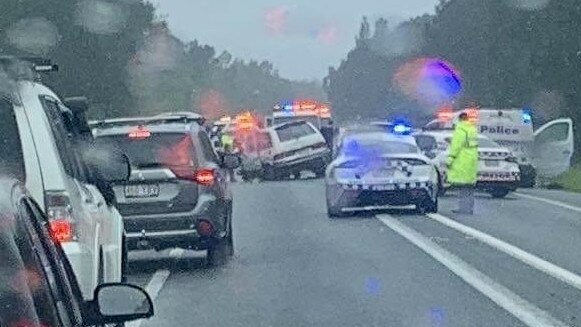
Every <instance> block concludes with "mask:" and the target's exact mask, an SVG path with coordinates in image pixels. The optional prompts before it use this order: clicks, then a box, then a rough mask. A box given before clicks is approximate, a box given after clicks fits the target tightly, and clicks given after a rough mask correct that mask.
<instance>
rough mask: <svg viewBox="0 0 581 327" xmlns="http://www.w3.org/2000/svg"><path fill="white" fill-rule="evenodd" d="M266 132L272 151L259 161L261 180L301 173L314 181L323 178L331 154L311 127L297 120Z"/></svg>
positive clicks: (307, 123) (320, 135)
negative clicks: (309, 173) (313, 176)
mask: <svg viewBox="0 0 581 327" xmlns="http://www.w3.org/2000/svg"><path fill="white" fill-rule="evenodd" d="M266 131H267V132H268V134H269V138H270V142H271V144H272V148H271V149H269V150H267V151H266V152H265V157H264V159H263V161H262V164H263V176H264V178H265V179H268V180H278V179H283V178H285V177H288V176H289V175H291V174H292V175H294V176H299V174H300V172H301V171H303V170H310V171H312V172H314V173H315V175H316V176H317V177H323V176H324V175H325V168H326V166H327V164H328V163H329V161H330V159H331V150H330V149H329V148H328V147H327V143H326V142H325V138H324V137H323V135H322V134H321V132H320V131H319V130H318V129H317V128H316V127H315V126H314V125H313V124H311V123H309V122H306V121H302V120H299V121H293V122H289V123H283V124H278V125H275V126H272V127H269V128H267V129H266Z"/></svg>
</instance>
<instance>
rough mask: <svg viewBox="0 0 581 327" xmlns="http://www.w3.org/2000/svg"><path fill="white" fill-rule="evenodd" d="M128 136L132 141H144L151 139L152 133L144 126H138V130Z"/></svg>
mask: <svg viewBox="0 0 581 327" xmlns="http://www.w3.org/2000/svg"><path fill="white" fill-rule="evenodd" d="M128 136H129V138H130V139H138V140H142V139H146V138H148V137H150V136H151V132H150V131H149V130H148V129H147V128H146V127H144V126H137V128H135V129H134V130H132V131H131V132H129V135H128Z"/></svg>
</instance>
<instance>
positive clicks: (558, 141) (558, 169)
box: [533, 118, 574, 177]
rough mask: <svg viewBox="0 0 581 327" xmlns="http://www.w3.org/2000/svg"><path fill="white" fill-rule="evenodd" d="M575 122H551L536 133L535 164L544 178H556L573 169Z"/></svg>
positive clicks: (559, 120)
mask: <svg viewBox="0 0 581 327" xmlns="http://www.w3.org/2000/svg"><path fill="white" fill-rule="evenodd" d="M573 142H574V141H573V120H571V119H570V118H561V119H556V120H553V121H550V122H548V123H546V124H545V125H543V126H541V127H540V128H539V129H537V130H536V131H535V142H534V147H533V163H534V165H535V167H536V169H537V173H538V175H539V176H542V177H554V176H557V175H559V174H561V173H564V172H565V171H567V170H568V169H569V168H570V167H571V158H572V157H573V149H574V147H573V146H574V144H573Z"/></svg>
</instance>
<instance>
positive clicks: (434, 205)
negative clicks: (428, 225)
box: [418, 197, 439, 213]
mask: <svg viewBox="0 0 581 327" xmlns="http://www.w3.org/2000/svg"><path fill="white" fill-rule="evenodd" d="M438 208H439V203H438V197H436V198H435V199H433V200H432V199H431V198H426V199H425V200H424V201H422V203H421V204H420V205H418V211H420V212H422V213H437V212H438Z"/></svg>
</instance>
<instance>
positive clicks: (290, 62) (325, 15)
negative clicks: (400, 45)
mask: <svg viewBox="0 0 581 327" xmlns="http://www.w3.org/2000/svg"><path fill="white" fill-rule="evenodd" d="M436 2H437V0H357V1H353V0H336V1H331V0H294V1H290V0H279V1H272V0H247V1H244V0H157V1H156V3H157V4H158V11H159V13H160V14H163V15H166V16H167V18H168V21H169V24H170V26H171V28H172V30H173V31H174V33H175V34H176V35H177V36H178V37H180V38H181V39H183V40H193V39H198V40H199V41H200V42H202V43H206V44H210V45H212V46H214V47H215V48H216V49H217V51H222V50H228V51H230V52H231V53H232V54H233V55H234V56H235V57H240V58H244V59H250V58H254V59H258V60H262V59H267V60H270V61H271V62H273V63H274V64H275V66H276V67H277V68H278V69H279V71H280V73H281V75H282V76H284V77H288V78H292V79H310V78H316V79H320V78H322V77H323V76H325V75H326V73H327V68H328V67H329V66H330V65H333V66H336V65H337V64H338V63H339V62H340V60H341V59H342V58H344V57H345V56H346V54H347V51H349V49H351V48H352V47H353V45H354V37H355V34H356V33H357V31H358V28H359V24H360V21H361V17H362V16H364V15H367V16H368V17H369V18H370V19H371V20H373V19H375V18H377V17H386V18H387V19H388V20H389V21H390V22H396V21H401V20H403V19H407V18H409V17H412V16H417V15H421V14H423V13H426V12H430V13H431V12H433V10H434V6H435V4H436Z"/></svg>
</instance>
